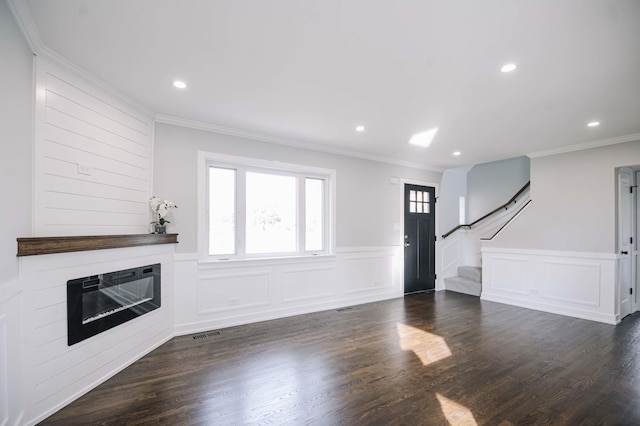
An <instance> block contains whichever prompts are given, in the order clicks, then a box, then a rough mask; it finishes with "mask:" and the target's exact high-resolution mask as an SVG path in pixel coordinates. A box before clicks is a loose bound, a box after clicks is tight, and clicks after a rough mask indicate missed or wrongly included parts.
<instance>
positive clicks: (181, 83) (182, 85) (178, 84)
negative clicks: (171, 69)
mask: <svg viewBox="0 0 640 426" xmlns="http://www.w3.org/2000/svg"><path fill="white" fill-rule="evenodd" d="M173 87H177V88H178V89H186V88H187V83H185V82H184V81H180V80H176V81H174V82H173Z"/></svg>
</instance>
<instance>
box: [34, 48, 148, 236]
mask: <svg viewBox="0 0 640 426" xmlns="http://www.w3.org/2000/svg"><path fill="white" fill-rule="evenodd" d="M35 108H36V111H35V147H34V153H35V155H34V161H35V164H34V170H35V176H34V226H33V229H34V235H36V236H53V235H93V234H136V233H146V232H148V223H149V205H148V203H147V200H148V199H149V197H150V195H151V182H152V148H153V120H152V118H151V117H149V116H147V115H146V114H145V113H143V112H140V111H138V110H137V109H136V108H134V107H132V106H130V105H128V104H126V103H125V102H124V101H121V100H119V99H117V98H116V97H115V96H110V95H109V94H108V93H106V91H104V90H101V89H99V88H97V87H95V86H93V85H92V84H91V83H89V82H87V81H85V80H83V79H81V78H80V77H78V76H77V75H74V74H71V73H69V72H66V71H65V70H64V69H62V68H61V67H59V66H58V65H55V64H53V63H51V62H49V61H47V60H46V59H43V58H41V57H38V58H37V59H36V103H35Z"/></svg>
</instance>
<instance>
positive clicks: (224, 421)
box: [42, 292, 640, 426]
mask: <svg viewBox="0 0 640 426" xmlns="http://www.w3.org/2000/svg"><path fill="white" fill-rule="evenodd" d="M220 332H221V334H219V335H218V334H216V333H210V335H209V336H205V337H202V338H198V339H194V338H193V337H192V336H182V337H177V338H174V339H172V340H171V341H169V342H167V343H166V344H164V345H163V346H161V347H160V348H158V349H156V350H155V351H153V352H152V353H150V354H149V355H147V356H145V357H144V358H142V359H141V360H139V361H138V362H136V363H135V364H133V365H131V366H130V367H128V368H127V369H125V370H124V371H122V372H121V373H119V374H117V375H116V376H114V377H113V378H112V379H110V380H108V381H107V382H105V383H103V384H102V385H101V386H99V387H97V388H96V389H94V390H93V391H91V392H89V393H88V394H86V395H85V396H83V397H82V398H80V399H78V400H77V401H75V402H74V403H72V404H71V405H69V406H67V407H65V408H64V409H62V410H61V411H59V412H58V413H56V414H54V415H52V416H51V417H49V418H48V419H46V420H45V421H44V422H43V423H42V424H46V425H65V426H66V425H76V424H83V425H88V424H101V425H125V424H127V425H151V424H167V425H242V424H256V425H308V424H317V425H342V424H344V425H447V424H454V425H458V424H460V425H467V424H470V425H472V424H488V425H500V426H508V425H529V424H536V425H537V424H552V425H580V424H584V425H600V424H611V425H639V424H640V313H635V314H633V315H631V316H629V317H627V318H626V319H625V320H624V321H623V322H622V323H621V324H620V325H618V326H611V325H606V324H600V323H596V322H592V321H585V320H579V319H573V318H568V317H563V316H558V315H553V314H547V313H543V312H537V311H531V310H526V309H521V308H517V307H513V306H507V305H501V304H497V303H491V302H485V301H480V300H479V299H478V298H475V297H471V296H466V295H462V294H457V293H451V292H438V293H430V294H417V295H412V296H408V297H406V298H404V299H394V300H388V301H384V302H377V303H371V304H367V305H359V306H354V307H352V308H349V309H346V310H339V311H336V310H332V311H325V312H319V313H314V314H308V315H301V316H297V317H292V318H286V319H280V320H274V321H267V322H261V323H256V324H250V325H245V326H239V327H232V328H226V329H222V330H220Z"/></svg>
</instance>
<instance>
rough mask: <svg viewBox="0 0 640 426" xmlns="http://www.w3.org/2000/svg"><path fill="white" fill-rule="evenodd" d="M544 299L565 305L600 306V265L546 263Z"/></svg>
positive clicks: (543, 288)
mask: <svg viewBox="0 0 640 426" xmlns="http://www.w3.org/2000/svg"><path fill="white" fill-rule="evenodd" d="M542 283H543V287H542V297H544V298H545V299H551V300H557V301H560V302H565V303H577V304H583V305H587V306H595V307H598V306H600V265H599V264H597V263H596V264H594V263H568V262H544V280H543V281H542Z"/></svg>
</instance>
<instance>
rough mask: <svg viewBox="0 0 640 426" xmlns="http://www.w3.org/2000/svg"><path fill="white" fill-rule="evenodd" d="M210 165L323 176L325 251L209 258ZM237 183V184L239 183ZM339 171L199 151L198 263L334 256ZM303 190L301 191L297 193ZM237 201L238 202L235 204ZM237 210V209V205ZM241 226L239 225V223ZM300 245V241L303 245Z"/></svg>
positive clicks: (299, 200) (299, 204) (284, 173)
mask: <svg viewBox="0 0 640 426" xmlns="http://www.w3.org/2000/svg"><path fill="white" fill-rule="evenodd" d="M210 166H220V167H227V168H228V167H230V166H232V167H239V168H241V169H244V170H250V171H260V170H262V171H266V172H268V171H273V172H275V173H277V174H283V175H286V174H290V175H291V174H293V175H300V174H304V175H307V177H310V178H313V177H316V178H317V177H320V178H323V179H325V182H326V183H325V185H326V187H325V203H326V204H325V213H324V214H325V215H326V216H327V221H326V225H327V229H326V230H325V232H324V237H323V238H324V239H325V249H324V250H322V251H310V252H305V251H304V247H303V246H302V247H300V251H297V252H294V253H260V254H251V255H249V256H247V255H246V254H243V255H242V256H239V255H237V254H236V255H233V256H226V255H209V214H208V169H209V167H210ZM237 183H238V181H236V184H237ZM335 188H336V171H335V170H333V169H325V168H319V167H312V166H306V165H301V164H293V163H284V162H280V161H275V160H273V161H272V160H264V159H259V158H250V157H241V156H235V155H227V154H218V153H213V152H207V151H198V185H197V191H198V196H197V197H198V203H197V206H198V212H197V213H198V224H197V235H198V239H197V240H198V260H199V262H227V261H230V260H233V261H234V262H241V261H256V260H260V259H270V260H273V259H281V258H282V259H287V258H291V259H295V258H303V259H304V258H309V257H317V256H326V255H333V254H334V253H335V235H336V230H335V223H336V222H335V205H336V203H335V195H336V191H335ZM300 192H301V189H300V188H298V194H300ZM298 198H299V199H298V214H300V213H302V212H304V209H302V210H300V206H301V203H302V205H304V200H302V199H300V198H302V197H298ZM237 202H238V201H237V200H236V203H237ZM236 211H238V208H237V206H236ZM303 225H304V218H302V220H300V218H299V221H298V227H299V228H301V229H302V230H301V231H299V232H298V237H299V239H300V238H301V237H300V235H301V234H302V233H304V228H303ZM236 226H238V224H236ZM300 244H301V242H300V241H298V245H299V246H300Z"/></svg>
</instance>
